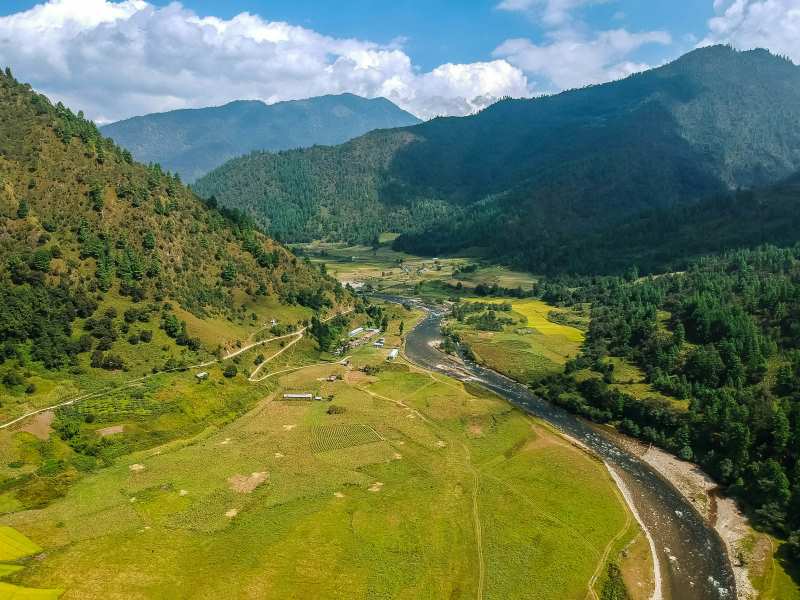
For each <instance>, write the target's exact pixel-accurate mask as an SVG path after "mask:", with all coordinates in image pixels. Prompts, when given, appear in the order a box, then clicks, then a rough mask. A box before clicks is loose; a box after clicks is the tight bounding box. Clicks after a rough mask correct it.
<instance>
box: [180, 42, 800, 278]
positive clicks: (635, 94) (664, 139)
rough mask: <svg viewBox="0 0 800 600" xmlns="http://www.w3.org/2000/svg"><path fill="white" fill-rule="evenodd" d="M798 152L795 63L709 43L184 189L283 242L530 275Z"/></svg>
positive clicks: (777, 167) (765, 173) (799, 165)
mask: <svg viewBox="0 0 800 600" xmlns="http://www.w3.org/2000/svg"><path fill="white" fill-rule="evenodd" d="M799 148H800V67H797V66H795V65H794V64H792V63H791V62H790V61H789V60H786V59H784V58H781V57H777V56H774V55H772V54H770V53H769V52H767V51H765V50H754V51H749V52H737V51H735V50H733V49H731V48H729V47H724V46H715V47H709V48H702V49H699V50H695V51H693V52H691V53H689V54H687V55H685V56H683V57H682V58H680V59H678V60H677V61H675V62H673V63H670V64H668V65H665V66H663V67H660V68H658V69H654V70H651V71H647V72H644V73H640V74H637V75H633V76H631V77H628V78H626V79H624V80H621V81H616V82H612V83H608V84H604V85H599V86H591V87H587V88H584V89H579V90H573V91H569V92H565V93H562V94H558V95H554V96H549V97H543V98H537V99H532V100H510V99H509V100H504V101H501V102H498V103H496V104H495V105H493V106H491V107H489V108H488V109H486V110H484V111H482V112H481V113H479V114H477V115H474V116H471V117H466V118H440V119H434V120H432V121H429V122H426V123H423V124H420V125H416V126H413V127H408V128H404V129H398V130H385V131H378V132H372V133H370V134H367V135H365V136H363V137H361V138H358V139H356V140H353V141H351V142H348V143H346V144H343V145H341V146H337V147H331V148H328V147H318V148H312V149H307V150H298V151H287V152H281V153H275V154H272V153H257V154H252V155H249V156H246V157H243V158H240V159H237V160H234V161H231V162H229V163H227V164H225V165H223V166H222V167H220V168H219V169H217V170H215V171H213V172H212V173H210V174H208V175H207V176H206V177H204V178H203V179H201V180H200V181H198V182H197V184H196V186H195V188H196V190H197V191H198V193H199V194H200V195H201V196H204V197H211V196H214V197H216V199H217V201H219V202H220V204H222V205H224V206H229V207H235V208H238V209H241V210H243V211H245V212H246V213H247V214H248V215H251V216H252V217H253V218H254V219H255V220H256V221H257V222H259V223H260V224H261V225H263V226H264V227H265V228H266V230H267V231H269V232H270V233H272V234H273V235H275V236H277V237H278V238H279V239H282V240H284V241H308V240H309V239H314V238H321V239H329V240H344V241H348V242H365V243H369V242H371V241H372V240H373V239H374V238H375V236H376V235H377V234H378V233H380V232H381V231H397V232H400V233H403V234H404V235H402V236H400V238H398V240H397V241H396V247H397V248H398V249H401V250H407V251H411V252H414V253H423V254H427V255H433V256H436V255H439V254H444V253H447V252H451V251H454V250H458V249H463V248H470V247H475V246H481V247H486V248H487V249H488V252H489V254H490V255H491V256H493V257H494V258H501V259H503V260H505V261H508V262H510V263H513V264H515V265H517V266H520V267H524V268H527V269H530V270H533V271H535V272H541V267H542V265H543V263H544V265H545V266H547V267H551V268H552V270H556V269H564V268H579V267H580V266H581V262H580V261H572V262H571V261H570V260H569V258H568V257H564V256H563V254H565V253H564V251H563V248H564V246H565V245H566V246H567V247H568V248H572V247H575V248H577V249H581V248H582V246H581V244H582V243H583V242H584V240H590V241H591V240H593V239H594V238H595V237H598V236H599V237H600V239H599V240H597V243H608V240H609V239H611V238H609V237H608V236H609V234H608V233H607V232H609V231H613V228H615V227H617V226H620V225H622V224H625V226H626V227H630V228H633V229H634V230H635V229H636V227H637V223H636V222H637V220H638V219H640V218H650V219H652V218H653V216H652V214H653V211H656V212H658V211H662V210H669V209H671V208H672V207H681V206H682V207H684V209H686V210H688V209H687V208H686V207H689V206H690V205H691V204H693V203H695V202H697V201H699V200H702V199H707V198H711V197H717V198H727V195H728V191H729V190H732V189H738V188H742V189H753V188H760V187H766V186H769V185H773V184H776V183H778V182H780V181H782V180H784V179H785V178H787V177H790V176H792V175H793V174H794V173H796V172H798V171H800V150H799ZM740 200H741V201H742V202H745V201H746V200H745V199H744V197H742V198H740ZM682 214H684V213H681V212H680V211H678V212H676V213H674V215H675V216H676V218H677V217H680V216H681V215H682ZM685 216H686V218H691V217H692V215H691V214H689V215H685ZM656 218H657V217H656ZM651 222H653V221H651ZM718 242H719V243H718V244H716V246H720V247H724V245H725V242H726V240H725V239H720V240H718ZM709 245H712V244H709ZM671 249H672V248H667V249H666V250H671ZM717 249H719V248H717V247H713V248H711V250H717ZM700 250H701V251H703V250H704V248H700ZM636 251H638V249H636V248H632V252H636ZM585 254H589V255H590V254H591V248H590V250H589V251H587V252H585ZM664 254H665V255H668V254H669V253H668V252H665V253H664ZM657 260H660V257H658V256H653V257H652V261H653V262H657ZM597 262H599V261H597ZM591 266H592V267H595V266H597V265H596V264H594V265H591ZM601 266H602V265H601Z"/></svg>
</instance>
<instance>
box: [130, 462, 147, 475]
mask: <svg viewBox="0 0 800 600" xmlns="http://www.w3.org/2000/svg"><path fill="white" fill-rule="evenodd" d="M128 468H129V469H130V470H131V471H133V472H134V473H138V472H140V471H144V470H145V468H146V467H145V466H144V465H142V464H139V463H136V464H133V465H131V466H130V467H128Z"/></svg>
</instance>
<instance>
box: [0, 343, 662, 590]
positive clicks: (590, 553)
mask: <svg viewBox="0 0 800 600" xmlns="http://www.w3.org/2000/svg"><path fill="white" fill-rule="evenodd" d="M366 366H371V367H372V369H371V370H370V374H369V375H367V374H365V373H363V372H361V371H360V370H359V369H362V368H364V367H366ZM343 370H344V373H343ZM330 375H339V376H340V378H337V379H336V381H330V380H329V376H330ZM341 375H344V377H343V378H341ZM259 385H260V386H261V387H260V388H259V389H261V390H262V393H263V396H262V399H261V400H260V401H259V402H257V403H256V404H255V407H254V408H253V409H252V410H250V412H248V413H247V414H245V415H244V416H243V417H240V418H238V419H236V420H233V421H231V422H227V423H226V422H224V421H223V422H220V424H219V425H217V426H214V427H210V428H207V429H206V430H203V431H201V432H198V433H196V434H193V435H194V437H189V438H186V439H183V440H177V441H173V442H170V443H168V444H165V445H163V446H160V447H156V448H151V449H148V450H144V451H139V452H135V453H132V454H128V455H125V456H121V457H119V458H118V459H117V460H116V461H114V463H113V465H111V466H109V467H107V468H102V469H98V470H96V471H95V472H93V473H91V474H88V475H86V476H85V477H83V478H82V479H80V480H79V481H77V483H75V484H74V485H73V486H72V487H71V488H69V490H68V491H67V493H66V495H65V496H64V497H62V498H58V499H55V500H54V501H52V502H51V503H50V504H49V505H48V506H46V507H44V508H41V509H39V510H29V511H26V510H17V511H16V512H11V513H8V514H5V515H4V516H2V518H0V521H2V523H3V524H5V525H7V526H10V527H13V528H14V531H16V532H19V533H20V534H22V535H24V536H26V537H27V538H28V539H30V540H32V542H33V543H34V544H35V545H36V546H38V547H41V549H42V550H41V551H39V550H38V549H36V550H31V551H32V552H36V553H37V558H36V560H25V561H24V562H19V564H18V566H24V568H23V569H21V570H18V571H15V572H10V571H11V570H13V569H8V570H7V571H3V572H4V573H5V575H4V578H5V580H6V581H7V585H18V586H25V587H30V588H41V589H44V590H59V589H63V590H65V591H64V594H63V596H62V598H63V599H84V598H104V599H112V600H113V599H123V598H124V599H126V600H128V599H140V598H141V599H144V598H147V599H150V598H165V599H166V598H170V599H171V598H185V597H191V598H200V599H204V598H215V599H216V598H281V599H284V598H347V599H348V600H349V599H352V598H378V597H381V598H389V597H392V598H485V599H498V600H499V599H506V598H514V597H524V596H528V595H530V593H531V590H535V593H536V597H538V598H542V599H543V600H549V599H553V600H556V599H557V600H563V599H575V600H583V599H584V598H586V597H587V595H591V594H589V587H590V586H592V587H593V589H594V590H596V593H597V595H598V596H599V595H600V592H601V589H602V586H603V584H604V577H603V573H605V564H606V563H607V562H608V561H610V560H615V559H619V560H622V564H623V566H626V565H628V563H629V562H630V561H627V560H625V559H624V557H623V556H622V555H621V554H620V550H621V549H622V548H623V547H625V546H626V545H627V544H628V542H631V541H633V540H636V539H641V538H640V537H639V536H640V533H639V530H638V527H637V525H636V524H635V521H634V520H632V519H631V518H630V515H629V513H628V511H627V509H626V507H625V504H624V502H623V500H622V498H621V497H620V495H619V493H618V491H617V490H616V488H615V486H614V484H613V482H612V480H611V478H610V476H609V475H608V473H607V471H606V470H605V467H604V466H603V465H602V464H601V463H599V462H598V461H596V460H595V459H593V458H592V457H590V456H588V455H587V454H586V453H585V452H584V451H583V450H581V449H580V448H577V447H575V446H573V445H571V444H570V443H568V442H567V441H565V440H564V439H562V438H560V437H559V436H558V435H557V434H555V433H554V432H552V431H551V430H549V429H548V428H547V427H545V426H544V425H543V424H541V423H539V422H537V421H535V420H533V419H531V418H529V417H527V416H526V415H524V414H522V413H520V412H519V411H517V410H515V409H513V408H512V407H510V406H509V405H508V404H507V403H506V402H504V401H502V400H501V399H499V398H497V397H495V396H493V395H492V394H490V393H488V392H484V391H482V390H481V389H479V388H476V387H474V386H469V387H465V386H464V385H463V384H461V383H459V382H456V381H453V380H450V379H448V378H445V377H444V376H440V375H431V374H429V373H427V372H424V371H419V370H416V369H414V368H412V367H410V366H408V365H407V364H404V363H403V362H402V361H400V362H398V363H387V362H386V361H385V359H384V353H382V352H380V351H378V350H376V349H374V348H363V349H362V350H359V351H358V352H357V353H356V354H354V355H353V357H352V359H351V365H350V367H349V369H345V368H344V367H342V366H341V365H338V364H331V365H330V366H327V367H326V366H324V365H313V366H309V367H307V368H304V369H302V370H299V371H298V370H295V371H293V372H289V373H286V374H284V375H276V376H275V377H273V378H270V379H268V380H266V381H265V382H264V383H262V384H259ZM227 387H228V384H226V385H225V386H220V389H226V388H227ZM299 388H303V389H314V390H319V392H320V395H322V396H323V397H325V398H328V397H329V396H333V400H332V401H330V402H328V401H322V402H320V401H315V402H310V401H305V402H304V401H300V402H297V401H292V402H285V401H282V400H276V398H280V397H281V395H282V394H283V392H284V391H285V390H287V389H299ZM331 407H337V408H336V410H330V409H331ZM167 417H168V415H166V416H161V417H158V418H160V419H163V418H167ZM15 535H16V534H15ZM14 539H16V538H14ZM576 548H580V549H581V551H579V552H576V551H575V549H576ZM14 560H15V561H16V559H14ZM13 564H14V565H17V562H14V563H13ZM637 564H638V565H639V567H640V568H641V569H642V570H643V572H645V573H647V572H649V571H648V568H649V566H648V563H647V558H646V557H645V558H644V559H637ZM598 574H599V575H600V576H599V577H597V576H598ZM645 588H646V585H645ZM44 593H51V592H44ZM647 593H648V592H647V589H644V591H643V592H641V593H640V594H638V592H637V594H638V595H637V596H636V598H644V597H646V594H647ZM51 594H52V593H51ZM21 597H23V598H26V599H27V598H38V596H21ZM44 597H45V598H48V600H49V598H53V597H55V596H52V595H50V596H44Z"/></svg>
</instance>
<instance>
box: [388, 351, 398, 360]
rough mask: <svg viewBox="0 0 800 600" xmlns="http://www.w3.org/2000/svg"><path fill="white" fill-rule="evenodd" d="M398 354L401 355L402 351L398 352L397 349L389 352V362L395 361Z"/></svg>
mask: <svg viewBox="0 0 800 600" xmlns="http://www.w3.org/2000/svg"><path fill="white" fill-rule="evenodd" d="M398 354H400V350H398V349H397V348H394V349H392V351H391V352H389V357H388V360H394V359H395V358H397V355H398Z"/></svg>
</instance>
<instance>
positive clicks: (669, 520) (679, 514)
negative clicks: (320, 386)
mask: <svg viewBox="0 0 800 600" xmlns="http://www.w3.org/2000/svg"><path fill="white" fill-rule="evenodd" d="M384 299H386V300H390V301H403V299H402V298H398V297H388V296H386V297H384ZM425 308H426V310H427V316H426V317H425V319H423V320H422V321H421V322H420V323H419V324H418V325H417V326H416V327H415V328H414V329H413V330H412V331H411V332H409V334H408V335H407V337H406V345H405V352H406V356H407V357H408V358H409V359H410V360H411V361H412V362H414V363H416V364H418V365H419V366H421V367H424V368H426V369H429V370H434V371H439V372H442V373H446V374H448V375H450V376H452V377H455V378H458V379H461V380H470V379H471V380H473V381H474V380H477V383H480V384H482V385H483V386H484V387H486V388H488V389H490V390H492V391H493V392H495V393H497V394H498V395H500V396H502V397H503V398H506V399H507V400H508V401H509V402H511V403H512V404H514V405H515V406H517V407H519V408H521V409H523V410H525V411H526V412H528V413H530V414H531V415H534V416H536V417H538V418H541V419H544V420H545V421H547V422H548V423H550V424H551V425H553V426H554V427H556V428H557V429H558V430H560V431H562V432H563V433H564V434H566V435H568V436H570V437H572V438H574V439H576V440H578V441H579V442H581V443H583V444H584V445H585V446H587V447H588V448H589V449H590V450H591V451H593V452H594V453H595V454H597V455H598V456H599V457H601V458H602V459H603V460H604V461H606V463H607V464H608V465H610V466H611V467H612V468H613V469H614V471H616V473H617V474H618V475H619V476H620V477H621V479H622V480H623V482H624V483H625V485H626V486H627V488H628V490H629V491H630V496H631V498H630V500H632V502H633V505H634V506H635V508H636V510H637V512H638V513H639V517H640V519H641V522H642V523H643V525H644V527H645V528H646V529H647V530H648V532H649V534H650V536H651V538H652V540H653V542H654V545H655V551H656V553H657V555H658V562H659V563H660V570H661V582H662V594H663V598H665V599H668V600H718V599H723V598H728V599H731V600H732V599H734V598H735V597H736V591H735V580H734V576H733V572H732V570H731V566H730V563H729V561H728V558H727V553H726V551H725V546H724V545H723V542H722V540H721V539H720V537H719V535H718V534H717V532H716V531H715V530H714V529H713V528H712V527H711V526H709V525H708V523H707V522H706V521H705V520H704V519H703V518H702V517H701V516H700V514H699V513H697V511H696V510H695V509H694V508H693V507H692V506H691V505H690V504H689V502H688V501H687V500H686V499H685V498H684V497H683V496H682V495H681V494H680V493H679V492H678V491H677V490H676V489H675V488H674V487H673V486H672V485H671V484H670V483H669V482H668V481H666V480H665V479H664V478H663V477H662V476H661V475H659V474H658V473H657V472H656V471H654V470H653V469H652V468H651V467H650V466H649V465H647V464H646V463H644V462H643V461H641V460H639V459H638V458H637V457H636V456H634V455H633V454H631V453H630V452H628V451H627V450H625V449H623V448H622V447H620V446H619V445H617V444H615V443H614V442H613V441H612V440H610V439H608V438H606V437H604V436H603V435H601V434H600V433H599V432H598V430H597V429H596V428H594V427H593V426H592V425H591V424H589V423H588V422H586V421H584V420H582V419H580V418H578V417H576V416H574V415H572V414H570V413H568V412H566V411H565V410H563V409H561V408H559V407H556V406H553V405H552V404H550V403H549V402H547V401H545V400H543V399H541V398H539V397H538V396H536V395H535V394H534V393H533V392H532V391H531V390H530V389H528V388H527V387H525V386H523V385H521V384H519V383H516V382H515V381H512V380H511V379H508V378H507V377H504V376H503V375H500V374H499V373H496V372H495V371H491V370H489V369H485V368H483V367H481V366H479V365H475V364H470V363H462V362H461V361H457V360H455V359H453V358H451V357H449V356H447V355H446V354H443V353H442V352H440V351H439V350H437V349H436V348H435V347H433V342H435V341H437V340H439V339H441V332H440V328H441V322H442V319H443V318H444V316H445V313H444V311H443V310H442V309H441V308H439V307H425Z"/></svg>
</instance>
